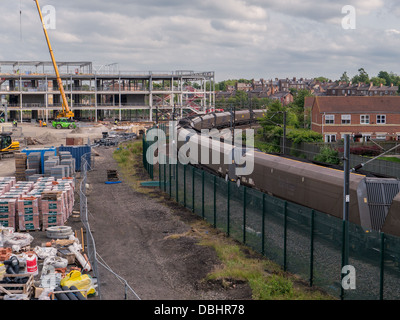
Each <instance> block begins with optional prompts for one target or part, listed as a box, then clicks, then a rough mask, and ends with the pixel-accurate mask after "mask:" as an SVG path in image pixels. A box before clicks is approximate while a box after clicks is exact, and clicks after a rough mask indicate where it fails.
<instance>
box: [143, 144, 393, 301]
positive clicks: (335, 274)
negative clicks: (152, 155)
mask: <svg viewBox="0 0 400 320" xmlns="http://www.w3.org/2000/svg"><path fill="white" fill-rule="evenodd" d="M144 143H146V142H145V140H144ZM144 150H145V148H144ZM147 163H148V159H147V160H146V159H145V166H147V165H148V164H147ZM150 170H152V169H151V167H150ZM150 172H151V171H150ZM158 178H159V184H160V189H161V190H162V191H164V192H166V193H167V194H169V196H170V197H171V198H173V199H174V200H176V201H177V202H178V203H180V204H182V205H183V206H185V207H186V208H188V209H190V210H192V211H193V212H194V213H195V214H197V215H198V216H200V217H202V218H203V219H205V220H206V221H208V222H209V223H210V224H211V225H213V226H214V227H215V228H218V229H220V230H223V231H224V232H226V233H227V234H228V236H230V237H232V238H234V239H236V240H238V241H240V242H241V243H243V244H245V245H247V246H249V247H251V248H253V249H254V250H255V251H257V252H259V253H261V254H263V255H264V256H265V257H267V258H268V259H270V260H272V261H274V262H276V263H278V264H279V265H281V266H282V268H283V270H285V271H288V272H291V273H294V274H297V275H299V276H300V277H301V278H302V279H304V280H306V281H308V282H309V284H310V286H318V287H320V288H322V289H323V290H325V291H326V292H328V293H330V294H331V295H333V296H335V297H337V298H341V299H347V300H353V299H362V300H379V299H380V300H382V299H387V300H389V299H390V300H393V299H399V298H400V266H399V263H398V262H399V261H400V239H399V238H397V237H394V236H390V235H386V234H383V233H379V232H366V231H365V230H363V229H362V228H361V227H359V226H357V225H354V224H351V223H346V222H343V221H342V220H341V219H338V218H336V217H333V216H330V215H327V214H324V213H322V212H318V211H315V210H312V209H310V208H306V207H303V206H300V205H297V204H294V203H291V202H289V201H284V200H281V199H278V198H275V197H272V196H270V195H268V194H265V193H262V192H260V191H258V190H256V189H252V188H248V187H246V186H243V185H241V186H239V187H238V186H237V185H236V183H234V182H231V181H226V180H225V179H223V178H220V177H218V176H216V175H213V174H210V173H209V172H206V171H204V170H202V169H199V168H196V167H194V166H191V165H183V164H180V163H178V164H171V163H166V164H160V165H159V177H158ZM346 228H347V230H348V242H347V243H348V248H349V249H348V251H346V248H347V246H345V245H344V244H345V243H344V240H345V239H346V238H345V237H344V235H345V230H346ZM346 252H348V258H347V259H348V265H352V266H354V267H355V270H356V274H355V276H356V278H355V283H356V288H355V289H351V290H345V289H344V288H343V287H342V267H343V265H344V261H346V260H344V257H345V254H346ZM346 257H347V255H346Z"/></svg>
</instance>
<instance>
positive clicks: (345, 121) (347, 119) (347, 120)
mask: <svg viewBox="0 0 400 320" xmlns="http://www.w3.org/2000/svg"><path fill="white" fill-rule="evenodd" d="M350 123H351V115H350V114H343V115H342V124H350Z"/></svg>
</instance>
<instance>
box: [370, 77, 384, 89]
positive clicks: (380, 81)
mask: <svg viewBox="0 0 400 320" xmlns="http://www.w3.org/2000/svg"><path fill="white" fill-rule="evenodd" d="M371 82H372V83H373V84H374V86H377V87H378V86H380V85H381V84H382V85H386V80H385V79H384V78H379V77H372V78H371Z"/></svg>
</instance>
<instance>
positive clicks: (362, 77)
mask: <svg viewBox="0 0 400 320" xmlns="http://www.w3.org/2000/svg"><path fill="white" fill-rule="evenodd" d="M351 82H352V83H353V84H357V83H369V82H370V80H369V76H368V73H367V72H366V71H365V70H364V68H360V69H358V74H357V75H355V76H354V77H353V78H352V79H351Z"/></svg>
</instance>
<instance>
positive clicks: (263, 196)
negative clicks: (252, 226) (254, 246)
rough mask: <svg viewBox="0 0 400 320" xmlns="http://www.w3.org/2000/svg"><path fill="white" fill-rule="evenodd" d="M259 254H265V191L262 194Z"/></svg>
mask: <svg viewBox="0 0 400 320" xmlns="http://www.w3.org/2000/svg"><path fill="white" fill-rule="evenodd" d="M261 241H262V242H261V254H262V255H264V254H265V245H264V242H265V193H263V194H262V226H261Z"/></svg>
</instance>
